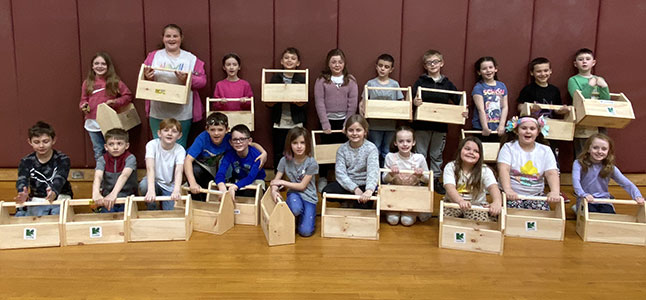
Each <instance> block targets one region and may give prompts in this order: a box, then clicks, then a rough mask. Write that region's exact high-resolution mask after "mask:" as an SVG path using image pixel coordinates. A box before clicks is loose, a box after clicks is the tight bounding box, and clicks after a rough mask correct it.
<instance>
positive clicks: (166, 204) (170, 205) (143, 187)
mask: <svg viewBox="0 0 646 300" xmlns="http://www.w3.org/2000/svg"><path fill="white" fill-rule="evenodd" d="M147 180H148V179H147V178H146V177H144V179H142V180H141V181H140V182H139V194H140V195H146V192H148V181H147ZM170 194H171V192H169V191H166V190H164V189H162V188H161V186H159V184H158V183H157V182H155V196H170ZM157 202H159V203H160V204H161V209H162V210H173V209H175V201H172V200H167V201H154V202H149V203H148V202H147V203H146V206H147V207H148V210H158V209H159V208H158V207H157Z"/></svg>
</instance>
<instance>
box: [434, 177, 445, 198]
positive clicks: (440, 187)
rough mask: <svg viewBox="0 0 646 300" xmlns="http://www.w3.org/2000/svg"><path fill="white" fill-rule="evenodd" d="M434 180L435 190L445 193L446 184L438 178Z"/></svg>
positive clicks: (441, 193)
mask: <svg viewBox="0 0 646 300" xmlns="http://www.w3.org/2000/svg"><path fill="white" fill-rule="evenodd" d="M434 182H435V183H434V184H433V189H434V190H435V192H436V193H438V194H440V195H445V194H446V190H445V189H444V185H442V183H441V182H440V181H439V180H437V179H436V180H434Z"/></svg>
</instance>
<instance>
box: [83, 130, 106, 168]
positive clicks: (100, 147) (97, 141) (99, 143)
mask: <svg viewBox="0 0 646 300" xmlns="http://www.w3.org/2000/svg"><path fill="white" fill-rule="evenodd" d="M87 133H88V134H89V135H90V140H91V141H92V151H94V161H97V160H99V157H101V156H103V153H105V139H104V138H103V133H101V131H97V132H92V131H88V132H87Z"/></svg>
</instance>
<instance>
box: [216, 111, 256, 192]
mask: <svg viewBox="0 0 646 300" xmlns="http://www.w3.org/2000/svg"><path fill="white" fill-rule="evenodd" d="M229 142H230V143H231V147H232V149H233V150H227V152H226V153H225V154H224V158H222V162H221V164H220V168H219V169H218V173H217V174H216V175H215V182H216V183H217V184H218V189H219V190H220V191H222V192H226V191H228V192H229V193H231V197H232V198H233V200H234V201H235V195H236V191H238V190H240V189H242V188H244V187H245V186H247V185H250V184H252V183H256V184H260V185H263V186H264V179H265V170H264V169H261V166H260V161H258V157H259V156H260V151H258V150H257V149H256V148H254V147H249V144H250V143H251V142H252V139H251V131H250V130H249V128H248V127H247V126H246V125H243V124H239V125H236V126H234V127H233V128H232V129H231V139H230V140H229ZM229 166H231V167H232V174H231V176H230V178H227V176H226V175H227V169H228V168H229ZM227 179H228V180H227ZM226 181H229V182H232V183H234V184H233V185H231V186H230V187H229V188H228V189H227V187H226V185H225V182H226ZM246 192H250V194H248V193H246ZM237 194H238V195H240V196H253V194H254V191H253V190H246V191H241V192H238V193H237Z"/></svg>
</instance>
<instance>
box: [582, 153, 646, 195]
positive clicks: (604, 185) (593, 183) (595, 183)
mask: <svg viewBox="0 0 646 300" xmlns="http://www.w3.org/2000/svg"><path fill="white" fill-rule="evenodd" d="M601 168H602V165H601V164H600V163H599V164H592V165H591V166H590V167H589V168H588V172H585V173H583V170H582V168H581V164H579V161H578V160H575V161H574V164H573V165H572V186H573V187H574V194H575V195H576V196H577V206H578V204H579V202H580V201H581V199H582V198H583V197H585V196H587V195H592V197H594V198H612V195H610V193H609V192H608V183H609V182H610V178H612V179H613V180H614V181H616V182H617V184H619V185H620V186H621V187H622V188H623V189H624V190H626V192H628V194H630V196H631V197H632V198H633V199H636V198H637V197H641V196H642V194H641V193H640V192H639V189H638V188H637V187H636V186H635V185H634V184H633V183H632V182H630V180H629V179H628V178H626V176H624V175H623V174H621V171H619V168H617V167H614V170H613V171H612V174H610V176H608V177H605V178H604V177H601V176H599V172H601Z"/></svg>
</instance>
